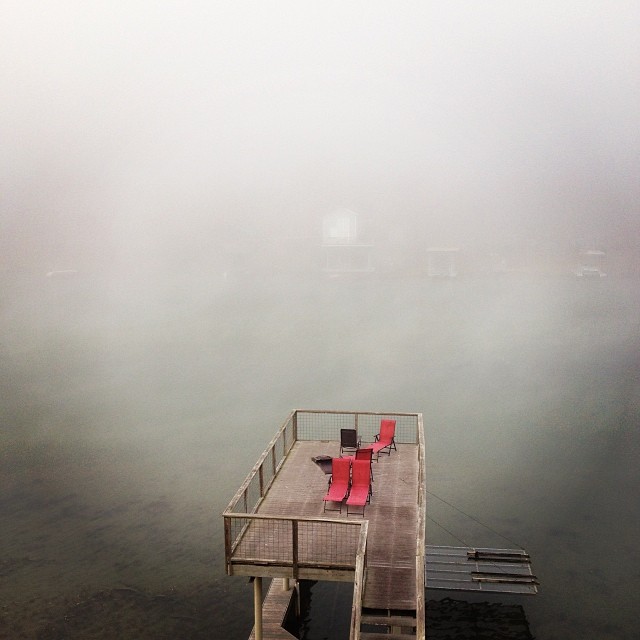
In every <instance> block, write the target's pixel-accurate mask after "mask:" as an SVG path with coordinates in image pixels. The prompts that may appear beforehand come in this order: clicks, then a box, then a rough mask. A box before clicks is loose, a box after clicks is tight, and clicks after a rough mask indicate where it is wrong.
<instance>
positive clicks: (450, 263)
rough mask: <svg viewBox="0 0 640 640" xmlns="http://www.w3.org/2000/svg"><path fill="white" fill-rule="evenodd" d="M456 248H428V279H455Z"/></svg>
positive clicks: (457, 254)
mask: <svg viewBox="0 0 640 640" xmlns="http://www.w3.org/2000/svg"><path fill="white" fill-rule="evenodd" d="M459 254H460V249H459V248H458V247H429V248H428V249H427V275H428V276H429V277H430V278H437V277H442V278H455V277H456V276H457V275H458V256H459Z"/></svg>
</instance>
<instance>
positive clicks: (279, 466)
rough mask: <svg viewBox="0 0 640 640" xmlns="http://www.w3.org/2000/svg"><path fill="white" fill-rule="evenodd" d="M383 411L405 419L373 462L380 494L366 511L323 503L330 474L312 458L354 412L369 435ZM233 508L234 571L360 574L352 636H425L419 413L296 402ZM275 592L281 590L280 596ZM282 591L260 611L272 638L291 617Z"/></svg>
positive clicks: (328, 450) (335, 451) (228, 521)
mask: <svg viewBox="0 0 640 640" xmlns="http://www.w3.org/2000/svg"><path fill="white" fill-rule="evenodd" d="M381 418H392V419H397V420H398V424H399V427H400V428H399V429H398V431H397V451H392V452H391V454H390V455H386V454H384V453H382V454H381V455H380V456H379V459H378V461H374V462H373V484H372V488H373V495H372V498H371V502H370V504H368V505H367V506H366V509H365V512H364V516H362V515H360V513H358V514H355V513H351V512H350V514H349V516H347V514H346V509H345V506H344V504H343V506H342V512H339V511H337V510H336V511H329V510H327V511H324V510H323V505H324V503H323V500H322V498H323V496H324V495H325V493H326V491H327V480H328V476H326V475H325V473H324V472H323V471H322V469H321V468H320V467H319V466H318V465H317V464H316V463H315V462H314V461H313V458H314V457H317V456H331V457H338V456H339V448H340V446H339V428H340V427H342V426H343V425H345V424H351V422H353V424H354V425H355V427H356V428H357V429H358V433H359V434H362V438H363V441H364V442H367V441H369V442H371V441H372V440H373V435H374V433H376V432H377V431H376V430H377V428H378V427H379V422H380V419H381ZM327 436H328V437H327ZM364 442H363V443H364ZM327 506H329V507H337V505H334V504H329V505H327ZM224 518H225V549H226V561H227V573H228V574H229V575H248V576H253V577H272V578H278V579H281V578H286V579H290V580H300V579H310V580H340V581H351V582H353V583H354V602H353V607H352V628H351V634H350V638H352V639H354V640H355V639H357V638H363V639H364V638H367V637H369V636H370V632H371V631H372V630H374V629H384V630H385V631H394V632H395V634H396V635H397V637H407V638H424V443H423V436H422V419H421V416H420V414H374V413H357V414H356V413H339V412H301V411H296V412H294V413H293V414H291V416H290V418H289V420H288V421H287V422H286V423H285V425H283V427H282V428H281V429H280V431H279V432H278V434H276V436H275V437H274V439H273V440H272V442H271V443H270V444H269V446H268V447H267V449H266V450H265V452H264V453H263V455H262V456H261V458H260V460H258V462H257V463H256V465H255V467H254V469H253V470H252V472H251V473H250V474H249V476H248V477H247V480H245V483H244V484H243V485H242V487H241V488H240V489H239V490H238V492H237V493H236V496H234V498H233V500H232V501H231V503H230V505H229V507H228V508H227V510H226V511H225V513H224ZM421 550H422V551H421ZM278 584H280V585H281V583H278ZM273 588H274V587H273V585H272V589H273ZM276 589H277V587H276ZM274 596H278V597H279V600H280V601H281V603H280V605H279V606H277V605H275V604H274V602H275V600H274V599H273V597H274ZM274 596H272V597H270V596H269V595H267V598H266V599H265V601H264V603H263V609H262V611H261V612H256V615H257V616H258V615H260V616H263V619H261V620H260V624H261V626H262V630H261V631H262V637H263V638H267V637H269V638H271V637H274V638H275V637H276V636H275V635H273V633H272V631H273V630H274V628H275V627H274V626H273V624H272V621H273V620H274V619H278V618H279V619H280V622H281V621H282V617H283V607H284V604H282V603H283V602H284V601H285V599H286V598H285V597H284V589H283V588H282V586H280V589H279V591H275V592H274ZM287 606H288V604H287ZM269 612H271V615H269ZM269 629H271V631H269ZM255 632H256V629H254V633H255ZM277 637H282V636H281V635H280V636H277ZM285 637H286V636H285ZM376 637H377V636H376Z"/></svg>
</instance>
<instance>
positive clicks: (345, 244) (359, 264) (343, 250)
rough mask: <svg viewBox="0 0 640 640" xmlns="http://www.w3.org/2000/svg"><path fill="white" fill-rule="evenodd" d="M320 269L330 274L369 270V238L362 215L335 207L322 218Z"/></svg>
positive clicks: (371, 248)
mask: <svg viewBox="0 0 640 640" xmlns="http://www.w3.org/2000/svg"><path fill="white" fill-rule="evenodd" d="M322 249H323V254H324V271H326V272H327V273H330V274H340V273H369V272H371V271H373V270H374V267H373V256H372V252H373V242H372V241H371V239H370V238H369V237H368V236H367V235H366V233H365V228H364V225H363V222H362V219H361V217H360V215H359V214H357V213H356V212H355V211H351V209H338V210H337V211H334V212H332V213H329V214H327V215H326V216H324V218H323V220H322Z"/></svg>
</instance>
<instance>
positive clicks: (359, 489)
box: [347, 460, 371, 517]
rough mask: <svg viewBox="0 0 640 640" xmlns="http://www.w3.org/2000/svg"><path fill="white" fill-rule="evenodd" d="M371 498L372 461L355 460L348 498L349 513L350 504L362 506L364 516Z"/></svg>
mask: <svg viewBox="0 0 640 640" xmlns="http://www.w3.org/2000/svg"><path fill="white" fill-rule="evenodd" d="M370 499H371V463H370V462H369V461H368V460H354V461H353V467H352V469H351V489H350V490H349V497H348V498H347V515H349V505H351V506H354V507H362V516H363V517H364V509H365V507H366V506H367V502H369V501H370Z"/></svg>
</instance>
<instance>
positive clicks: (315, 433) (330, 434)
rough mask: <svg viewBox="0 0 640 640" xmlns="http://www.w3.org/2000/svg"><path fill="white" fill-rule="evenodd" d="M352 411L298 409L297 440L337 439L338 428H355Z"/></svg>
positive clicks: (338, 434)
mask: <svg viewBox="0 0 640 640" xmlns="http://www.w3.org/2000/svg"><path fill="white" fill-rule="evenodd" d="M355 428H356V416H355V414H353V413H324V412H306V411H298V440H337V441H338V442H339V441H340V429H355Z"/></svg>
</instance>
